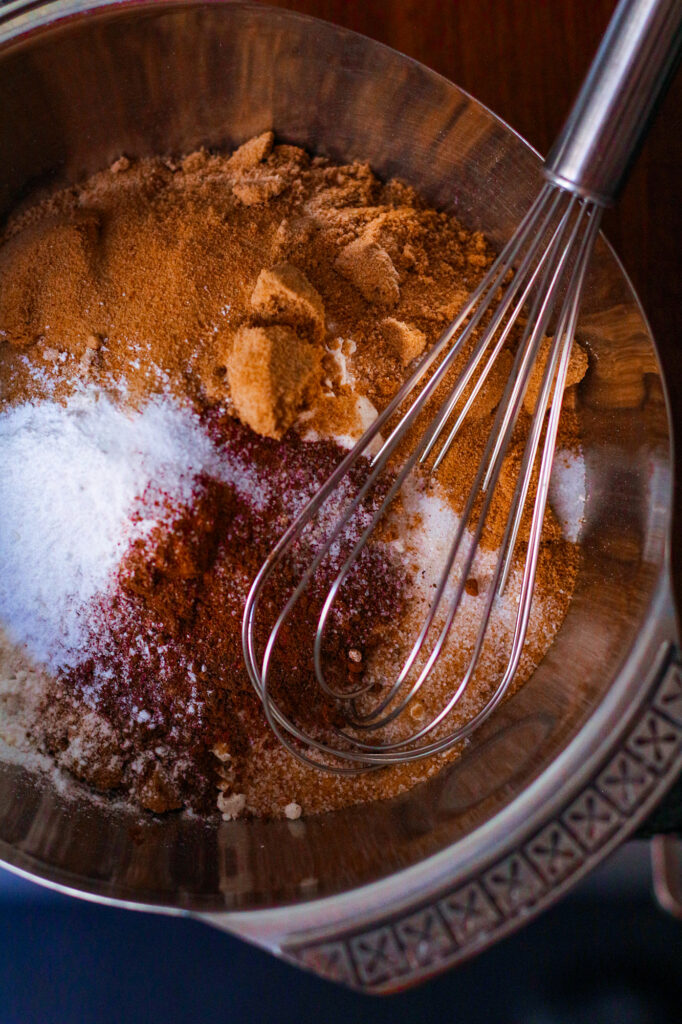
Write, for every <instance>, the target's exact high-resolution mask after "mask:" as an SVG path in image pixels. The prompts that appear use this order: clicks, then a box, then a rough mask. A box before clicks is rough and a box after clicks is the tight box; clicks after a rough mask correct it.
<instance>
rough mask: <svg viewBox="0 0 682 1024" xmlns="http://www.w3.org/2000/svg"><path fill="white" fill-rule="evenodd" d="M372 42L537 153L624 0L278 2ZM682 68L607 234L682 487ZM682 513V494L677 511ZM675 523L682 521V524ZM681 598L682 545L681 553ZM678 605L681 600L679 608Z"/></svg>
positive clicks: (680, 575)
mask: <svg viewBox="0 0 682 1024" xmlns="http://www.w3.org/2000/svg"><path fill="white" fill-rule="evenodd" d="M270 2H274V3H277V4H278V5H279V6H281V7H288V8H291V9H293V10H297V11H301V12H304V13H306V14H312V15H315V16H316V17H319V18H324V19H326V20H328V21H333V22H336V23H337V24H339V25H344V26H346V27H347V28H351V29H354V30H355V31H357V32H362V33H364V34H365V35H368V36H372V37H373V38H374V39H378V40H380V41H381V42H383V43H387V44H388V45H389V46H393V47H394V48H395V49H397V50H401V51H402V52H403V53H407V54H409V55H410V56H411V57H414V58H416V59H417V60H419V61H421V62H422V63H424V64H427V65H428V66H429V67H432V68H434V69H435V70H436V71H439V72H440V73H441V74H443V75H445V76H446V78H449V79H451V80H452V81H453V82H456V83H457V84H458V85H460V86H462V87H463V88H464V89H466V90H467V91H468V92H470V93H471V94H472V95H473V96H475V97H476V98H477V99H479V100H481V101H482V102H483V103H485V104H486V105H487V106H489V107H490V108H491V109H492V110H494V111H495V113H496V114H499V115H500V116H501V117H503V118H504V119H505V120H506V121H508V122H509V124H511V125H512V126H513V127H514V128H516V129H517V131H519V132H520V133H521V134H522V135H523V136H524V137H525V138H527V139H528V141H529V142H531V143H532V144H533V145H534V146H536V147H537V148H538V149H539V150H540V152H541V153H545V152H547V150H548V149H549V146H550V145H551V142H552V140H553V139H554V137H555V135H556V134H557V132H558V131H559V129H560V127H561V124H562V122H563V119H564V117H565V115H566V113H567V112H568V109H569V107H570V105H571V101H572V99H573V97H574V95H575V93H576V92H577V90H578V88H579V86H580V83H581V81H582V78H583V75H584V73H585V71H586V69H587V67H588V65H589V62H590V60H591V57H592V55H593V53H594V51H595V49H596V47H597V45H598V42H599V39H600V37H601V35H602V33H603V31H604V29H605V27H606V25H607V23H608V21H609V18H610V16H611V13H612V12H613V10H614V8H615V6H616V0H590V2H589V3H586V2H585V0H449V2H448V0H446V2H443V0H270ZM681 178H682V71H680V72H679V73H678V75H677V78H676V80H675V81H674V83H673V85H672V87H671V89H670V91H669V92H668V94H667V96H666V98H665V99H664V101H663V104H662V106H661V108H660V111H659V115H658V118H657V120H656V122H655V124H654V126H653V128H652V131H651V133H650V135H649V137H648V139H647V141H646V142H645V144H644V148H643V150H642V153H641V155H640V158H639V161H638V163H637V165H636V167H635V170H634V172H633V174H632V177H631V178H630V180H629V182H628V184H627V186H626V188H625V191H624V193H623V195H622V197H621V200H620V202H619V205H618V207H617V209H615V210H612V211H609V213H608V214H607V216H606V219H605V231H606V234H607V236H608V238H609V240H610V241H611V242H612V243H613V245H614V246H615V249H616V251H617V252H618V254H619V256H620V257H621V259H622V261H623V263H624V265H625V268H626V270H627V272H628V274H629V275H630V277H631V278H632V280H633V282H634V285H635V288H636V290H637V292H638V294H639V296H640V299H641V301H642V304H643V306H644V309H645V311H646V313H647V316H648V317H649V320H650V322H651V325H652V328H653V332H654V336H655V338H656V340H657V342H658V345H659V349H660V352H661V358H662V361H663V364H664V369H665V374H666V380H667V383H668V387H669V390H670V396H671V399H672V403H673V407H674V410H675V419H676V428H677V430H676V433H677V439H678V445H677V447H678V474H677V479H678V480H680V479H682V457H680V454H679V453H680V451H681V450H682V266H681V261H680V238H682V202H681V197H682V186H681V182H680V179H681ZM681 511H682V502H681V501H680V498H679V495H678V501H677V512H678V514H679V513H680V512H681ZM676 518H677V521H678V522H679V521H680V520H679V517H676ZM676 549H677V552H676V553H677V554H678V555H679V556H680V557H679V558H678V560H677V567H678V571H677V573H676V576H677V581H678V585H677V592H678V597H679V598H682V544H677V545H676ZM680 607H682V603H681V604H680Z"/></svg>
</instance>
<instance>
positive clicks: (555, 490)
mask: <svg viewBox="0 0 682 1024" xmlns="http://www.w3.org/2000/svg"><path fill="white" fill-rule="evenodd" d="M586 498H587V480H586V476H585V460H584V458H583V456H582V452H578V453H576V452H571V451H568V450H567V449H565V448H560V449H558V450H557V452H556V453H555V455H554V464H553V466H552V476H551V479H550V484H549V503H550V505H551V507H552V511H553V512H554V514H555V515H556V517H557V519H558V520H559V523H560V524H561V529H562V531H563V534H564V537H565V538H566V540H568V541H571V542H572V543H573V544H576V543H577V542H578V541H579V540H580V533H581V529H582V525H583V522H584V514H585V501H586Z"/></svg>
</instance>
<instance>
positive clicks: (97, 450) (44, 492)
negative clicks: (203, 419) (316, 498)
mask: <svg viewBox="0 0 682 1024" xmlns="http://www.w3.org/2000/svg"><path fill="white" fill-rule="evenodd" d="M0 447H1V448H2V452H3V472H2V476H1V477H0V505H1V506H2V510H3V514H2V517H1V518H0V564H2V574H1V575H0V619H1V620H2V622H3V623H4V625H5V628H6V629H7V630H8V632H9V633H10V635H11V636H12V638H13V639H14V641H15V642H17V643H20V644H24V645H26V647H27V648H28V650H29V651H30V653H31V654H32V655H33V656H34V657H35V658H37V659H38V660H39V661H41V662H43V663H44V664H48V665H50V667H52V668H57V667H63V666H65V665H69V664H73V663H74V659H75V660H78V659H79V658H82V653H83V652H82V650H79V648H80V645H81V643H82V639H83V637H84V635H85V632H86V629H87V622H86V621H84V615H85V614H86V609H87V606H88V604H89V602H90V601H91V600H92V599H93V597H94V596H95V595H96V594H97V593H99V592H100V591H102V590H103V589H104V588H105V587H106V585H107V583H108V580H109V578H110V576H111V573H112V572H113V571H114V570H115V569H116V567H117V566H118V563H119V561H120V559H121V557H122V555H123V554H124V552H125V551H126V550H127V549H128V547H129V546H130V544H131V543H132V542H133V541H134V540H135V539H136V538H138V537H141V536H145V535H146V534H148V533H149V532H150V531H151V530H152V529H153V528H154V526H155V525H156V524H157V522H158V520H159V515H160V514H161V512H160V509H161V508H162V506H165V507H166V509H167V508H168V505H169V503H170V504H171V505H172V504H173V503H178V504H182V503H184V502H187V501H188V500H189V498H190V497H191V493H192V486H193V482H194V479H195V476H196V474H197V473H199V472H201V471H202V470H205V469H206V468H207V467H209V466H210V467H211V468H213V470H214V472H215V473H216V475H218V476H224V477H225V478H226V479H227V480H229V482H231V483H233V484H234V485H235V486H236V487H237V489H240V488H250V487H251V484H253V486H252V487H251V494H252V500H254V503H255V504H258V503H259V502H260V501H262V500H263V494H262V493H261V492H262V491H263V488H264V487H265V486H266V485H264V484H263V483H261V484H258V485H257V484H256V483H255V481H251V480H250V477H249V473H248V469H247V468H246V467H241V466H239V465H238V464H234V465H232V464H225V463H223V464H222V465H221V464H220V462H219V460H218V458H217V456H216V452H215V449H214V447H213V445H212V443H211V441H210V439H209V438H208V437H207V436H206V434H205V432H204V431H203V430H202V428H201V425H200V422H199V418H198V417H197V416H196V415H195V414H194V413H193V412H192V411H191V410H189V409H186V408H181V407H179V406H177V405H175V404H173V403H172V402H171V401H170V400H167V399H157V400H155V401H152V402H150V403H149V404H147V405H146V406H145V407H144V408H143V409H142V410H141V411H140V412H134V411H124V410H122V409H121V408H119V407H117V406H116V405H114V404H113V403H112V402H111V401H110V400H109V399H107V398H106V397H104V396H100V397H97V396H96V395H93V394H84V395H81V396H78V397H76V398H74V399H72V400H71V402H70V403H69V404H68V405H67V406H64V405H61V404H59V403H55V402H43V403H40V404H38V405H32V404H25V405H20V406H16V407H14V408H11V409H9V410H7V411H6V412H4V413H2V415H0ZM154 494H156V495H157V496H158V497H159V499H163V501H160V500H159V501H158V502H155V501H154V500H153V497H154ZM143 495H145V500H140V499H141V497H142V496H143ZM133 512H134V513H135V515H134V516H132V513H133ZM165 514H167V512H166V513H165Z"/></svg>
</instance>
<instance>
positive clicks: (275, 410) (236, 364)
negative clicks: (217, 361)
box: [227, 324, 320, 438]
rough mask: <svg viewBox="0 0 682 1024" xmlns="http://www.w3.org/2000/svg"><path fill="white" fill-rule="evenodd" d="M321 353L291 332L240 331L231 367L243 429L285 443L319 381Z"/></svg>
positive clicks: (233, 392) (275, 328)
mask: <svg viewBox="0 0 682 1024" xmlns="http://www.w3.org/2000/svg"><path fill="white" fill-rule="evenodd" d="M319 368H320V362H319V353H318V352H317V350H316V349H315V348H313V346H312V345H310V344H309V343H308V342H307V341H305V340H303V339H301V338H300V337H299V335H298V334H296V332H295V331H294V330H292V328H291V327H285V326H282V325H279V324H275V325H273V326H270V327H241V328H240V329H239V330H238V331H237V333H236V335H235V339H234V346H233V348H232V352H231V353H230V357H229V360H228V364H227V376H228V380H229V383H230V393H231V396H232V402H233V403H234V407H235V409H236V411H237V415H238V416H239V418H240V420H241V421H242V423H246V424H247V425H248V426H249V427H251V429H252V430H255V431H256V433H257V434H262V435H263V436H264V437H274V438H280V437H282V435H283V434H285V433H286V431H287V430H288V429H289V427H290V426H291V424H292V423H293V422H294V420H295V419H296V416H297V414H298V413H299V412H300V410H301V408H302V407H303V405H304V404H305V402H306V398H307V399H308V401H311V400H312V398H311V396H312V392H313V391H314V389H315V385H316V384H317V382H318V377H319Z"/></svg>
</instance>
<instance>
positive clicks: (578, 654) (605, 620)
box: [0, 0, 682, 991]
mask: <svg viewBox="0 0 682 1024" xmlns="http://www.w3.org/2000/svg"><path fill="white" fill-rule="evenodd" d="M513 72H514V69H513V68H510V74H513ZM270 127H272V128H274V129H275V131H276V132H277V134H278V136H279V137H280V139H283V140H288V141H291V142H295V143H297V144H299V145H302V146H306V147H308V148H309V149H310V150H313V151H315V152H318V153H324V154H328V155H329V156H331V157H334V158H335V159H337V160H349V159H353V158H361V159H363V160H368V161H369V162H370V163H371V165H372V167H373V168H374V169H375V171H376V172H377V173H378V174H380V175H382V176H384V177H387V176H391V175H397V176H399V177H401V178H403V179H405V180H406V181H408V182H410V183H412V184H414V185H415V186H416V187H417V188H418V189H419V190H420V191H421V192H422V193H423V194H424V195H425V196H427V197H428V199H429V200H431V201H432V202H433V203H435V204H437V205H439V206H442V207H444V208H446V209H449V210H452V211H454V212H455V213H456V214H457V216H458V217H460V218H461V220H462V221H463V222H464V223H465V224H466V225H468V226H469V227H471V228H480V229H482V230H483V231H484V232H485V233H486V234H487V235H488V236H489V237H490V238H491V239H492V240H493V241H494V242H497V243H502V242H503V241H504V240H505V239H506V238H507V237H508V236H509V234H510V233H511V231H512V230H513V228H514V226H515V224H516V222H517V220H518V219H519V216H520V214H521V213H522V212H523V211H524V210H525V209H526V207H527V205H528V204H529V202H530V200H531V198H532V197H533V196H534V195H535V193H536V191H537V189H538V186H539V183H540V172H539V166H540V162H539V159H538V156H537V154H535V153H534V152H533V151H532V150H531V149H530V148H529V146H528V145H527V144H526V143H525V142H524V141H523V140H522V139H520V138H519V137H518V136H517V135H516V134H515V133H514V132H513V131H512V130H511V129H510V128H509V127H508V126H506V125H505V124H503V123H502V122H501V121H500V120H498V119H497V118H496V117H495V116H494V115H493V114H491V113H490V112H489V111H488V110H486V109H485V108H484V107H482V106H481V105H480V104H479V103H477V102H476V101H475V100H473V99H472V98H471V97H470V96H468V95H466V94H465V93H463V92H462V91H461V90H460V89H458V88H457V87H456V86H454V85H452V84H451V83H450V82H447V81H445V80H444V79H443V78H441V77H439V76H438V75H436V74H434V73H433V72H432V71H429V70H427V69H426V68H424V67H421V66H420V65H418V64H416V63H414V62H413V61H411V60H408V59H407V58H405V57H403V56H401V55H400V54H398V53H394V52H392V51H391V50H388V49H386V48H385V47H383V46H380V45H379V44H377V43H374V42H371V41H370V40H368V39H364V38H362V37H359V36H357V35H354V34H352V33H349V32H346V31H343V30H341V29H338V28H335V27H333V26H331V25H328V24H324V23H321V22H318V21H315V20H311V19H308V18H304V17H300V16H298V15H295V14H291V13H287V12H284V11H281V10H274V9H268V8H266V7H262V6H251V5H248V4H241V3H210V4H201V3H189V2H182V0H179V2H176V0H155V2H132V0H130V2H125V0H124V2H110V0H92V2H85V0H63V2H60V3H57V4H53V3H45V2H35V0H34V2H23V0H22V2H18V3H14V4H9V6H8V7H6V8H3V12H2V14H0V213H1V212H2V211H5V210H7V209H9V208H10V207H11V206H12V204H14V203H16V202H17V201H18V200H20V199H22V198H23V197H24V196H25V195H27V194H28V193H30V192H34V191H36V190H37V191H40V190H41V189H43V188H46V187H51V186H53V185H56V184H59V183H64V182H73V181H77V180H78V179H80V178H82V177H83V176H84V175H87V174H89V173H91V172H93V171H96V170H98V169H100V168H102V167H105V166H106V165H107V164H108V163H109V162H111V161H113V160H114V159H115V158H116V157H118V156H119V155H120V154H122V153H125V154H127V155H129V156H132V157H137V156H143V155H146V154H151V153H157V152H169V151H174V152H178V153H181V152H184V151H187V150H191V149H192V148H194V147H196V146H199V145H206V146H215V147H224V146H232V145H234V144H235V143H238V142H241V141H243V140H244V139H246V138H248V137H249V136H251V135H253V134H255V133H256V132H260V131H263V130H264V129H267V128H270ZM580 334H581V336H582V338H583V339H584V340H585V341H586V342H587V344H588V345H589V348H590V351H591V359H590V370H589V374H588V376H587V378H586V380H585V381H584V383H583V384H582V385H581V386H580V410H579V414H580V424H581V431H582V439H583V445H584V451H585V459H586V465H587V474H588V495H589V497H588V501H587V507H586V522H585V528H584V531H583V543H582V561H581V568H580V577H579V582H578V587H577V590H576V593H575V597H574V600H573V602H572V604H571V608H570V611H569V614H568V616H567V618H566V621H565V623H564V625H563V627H562V629H561V631H560V633H559V635H558V636H557V638H556V640H555V642H554V644H553V646H552V648H551V650H550V652H549V654H548V655H547V657H546V658H545V660H544V661H543V663H542V664H541V665H540V667H539V668H538V670H537V671H536V673H535V674H534V676H533V678H532V679H531V680H530V681H529V682H528V683H527V684H526V686H524V687H523V688H522V689H521V691H520V692H519V693H518V694H517V695H516V696H515V697H513V698H512V699H511V700H509V701H508V702H507V703H506V704H505V705H504V706H503V707H502V709H501V710H499V711H498V712H497V713H496V714H495V715H494V716H493V717H492V719H491V720H489V721H488V722H487V723H486V725H485V726H484V727H483V728H482V729H481V730H480V731H479V732H478V733H476V735H475V737H474V739H473V740H472V742H471V744H470V746H469V748H468V749H467V751H466V753H465V754H464V755H463V756H462V758H461V759H460V760H459V761H458V762H457V763H456V764H454V765H452V766H451V767H450V768H449V769H447V770H445V771H443V772H442V773H441V774H440V775H439V776H438V777H437V778H434V779H432V780H431V781H430V782H428V783H425V784H424V785H421V786H419V787H418V788H416V789H414V790H413V791H412V792H410V793H408V794H407V795H405V796H402V797H399V798H397V799H394V800H391V801H387V802H384V803H375V804H372V805H369V806H365V807H356V808H353V809H351V810H347V811H343V812H339V813H335V814H328V815H324V816H320V817H313V818H310V819H308V820H306V819H303V820H299V821H296V822H284V821H272V822H266V821H255V822H243V821H237V822H230V823H227V822H226V823H222V824H220V825H214V824H211V825H209V824H206V823H204V822H202V821H199V820H196V819H192V818H187V817H179V816H169V817H166V818H153V817H151V816H150V817H145V818H140V817H139V816H138V815H137V814H135V813H134V812H133V811H131V810H129V809H126V808H124V807H121V806H116V805H113V804H112V805H109V804H108V803H107V802H106V801H105V800H102V801H100V802H99V803H93V801H92V800H91V799H90V798H89V797H88V796H87V795H86V794H84V793H83V792H79V790H78V789H77V787H75V786H74V787H73V791H72V792H67V791H64V790H62V789H59V790H58V789H56V788H55V787H54V785H53V784H52V783H51V782H50V780H49V779H48V778H43V777H39V776H36V775H34V774H31V773H30V772H28V771H26V770H24V769H22V768H21V767H17V766H16V765H3V766H1V767H0V856H1V857H2V859H3V860H4V861H5V863H6V864H7V865H9V866H10V867H12V868H14V869H16V870H18V871H22V872H24V873H27V874H29V875H30V876H31V877H33V878H36V879H38V880H42V881H44V882H46V883H48V884H50V885H53V886H58V887H60V888H62V889H66V890H68V891H70V892H73V893H75V894H79V895H83V896H88V897H90V898H93V899H99V900H109V901H113V902H116V903H119V904H124V905H127V906H132V907H146V908H154V909H157V910H162V911H166V912H170V913H188V914H193V915H197V916H199V917H201V918H203V919H204V920H206V921H210V922H212V923H213V924H215V925H218V926H220V927H223V928H226V929H229V930H231V931H233V932H236V933H238V934H240V935H242V936H245V937H246V938H249V939H251V940H253V941H255V942H257V943H259V944H261V945H263V946H264V947H266V948H268V949H271V950H272V951H273V952H275V953H278V954H279V955H281V956H284V957H286V958H287V959H289V960H291V961H293V962H295V963H299V964H303V965H306V966H308V967H310V968H312V969H313V970H315V971H317V972H318V973H320V974H322V975H325V976H326V977H329V978H335V979H337V980H340V981H344V982H347V983H348V984H351V985H355V986H358V987H363V988H366V989H371V990H373V991H387V990H391V989H393V988H396V987H402V986H404V985H405V984H407V983H409V982H411V981H413V980H415V979H418V978H421V977H425V976H428V975H429V974H432V973H434V972H436V971H439V970H441V969H443V968H444V967H445V966H447V965H450V964H453V963H456V962H457V961H459V960H461V959H462V958H464V957H467V956H469V955H471V953H472V952H474V951H476V950H480V949H481V948H483V947H484V946H486V945H488V944H490V943H491V942H493V941H495V940H496V939H497V938H499V937H500V936H502V935H504V934H506V933H508V932H509V931H511V930H512V929H514V928H516V927H517V926H518V925H519V924H520V923H521V922H523V921H525V920H527V919H528V917H529V916H532V915H533V914H535V913H537V912H538V911H539V910H540V909H541V908H542V907H544V906H546V905H547V904H548V903H550V902H551V901H553V900H555V899H557V897H559V896H560V895H561V893H562V892H564V890H565V889H566V888H567V887H568V886H570V885H571V884H573V883H574V882H575V881H576V880H577V879H578V878H580V877H581V876H582V875H583V874H584V873H585V872H586V871H587V870H588V869H589V868H591V867H592V866H594V865H595V864H596V863H597V862H598V861H599V860H600V859H601V858H603V857H604V856H605V855H606V854H607V853H608V852H609V851H610V850H611V849H612V848H613V847H614V846H615V845H616V844H617V843H619V842H620V841H621V840H622V839H623V838H624V837H625V836H627V835H628V834H629V833H630V832H631V831H632V830H633V828H634V827H635V826H636V824H637V823H638V822H639V821H641V820H642V819H643V817H644V816H645V815H646V814H647V812H648V811H649V810H650V808H651V807H652V806H653V805H654V804H655V802H656V801H657V800H659V799H660V796H661V794H662V793H663V791H664V790H665V789H666V787H667V786H668V785H669V783H670V781H671V780H672V778H673V777H674V776H675V775H676V774H677V772H678V771H679V768H680V765H681V763H682V762H681V755H680V743H681V740H682V677H681V675H680V671H679V669H678V667H677V661H676V657H677V644H676V636H677V634H676V626H675V620H674V611H673V602H672V596H671V587H670V564H669V529H670V516H671V467H672V463H671V441H670V422H669V418H668V415H667V410H666V398H665V390H664V386H663V382H662V379H661V370H660V366H659V362H658V359H657V356H656V351H655V348H654V345H653V341H652V338H651V334H650V331H649V327H648V325H647V323H646V320H645V318H644V316H643V314H642V311H641V309H640V307H639V304H638V302H637V298H636V296H635V295H634V293H633V291H632V288H631V286H630V284H629V282H628V280H627V277H626V276H625V274H624V272H623V270H622V268H621V267H620V265H619V264H618V262H617V260H616V258H615V257H614V255H613V253H612V252H611V251H610V249H609V247H608V246H607V244H606V243H605V242H604V241H601V242H600V244H599V246H598V251H597V256H596V259H595V264H594V268H593V272H592V275H591V280H590V288H589V293H588V295H587V300H586V304H585V309H584V313H583V316H582V319H581V323H580ZM67 788H68V787H67Z"/></svg>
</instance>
